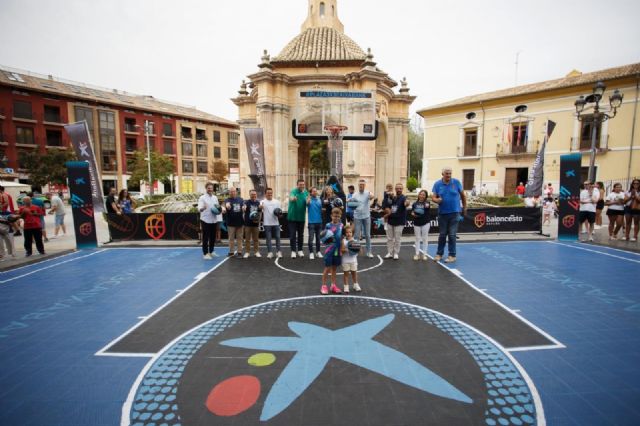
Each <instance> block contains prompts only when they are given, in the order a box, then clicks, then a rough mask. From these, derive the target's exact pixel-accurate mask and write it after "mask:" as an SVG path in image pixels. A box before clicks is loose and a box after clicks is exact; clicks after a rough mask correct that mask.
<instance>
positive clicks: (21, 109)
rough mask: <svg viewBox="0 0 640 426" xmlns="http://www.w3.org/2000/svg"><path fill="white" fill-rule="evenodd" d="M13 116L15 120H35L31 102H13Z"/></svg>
mask: <svg viewBox="0 0 640 426" xmlns="http://www.w3.org/2000/svg"><path fill="white" fill-rule="evenodd" d="M13 116H14V117H15V118H25V119H27V120H33V111H31V102H27V101H13Z"/></svg>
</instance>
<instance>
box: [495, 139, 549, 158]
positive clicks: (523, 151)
mask: <svg viewBox="0 0 640 426" xmlns="http://www.w3.org/2000/svg"><path fill="white" fill-rule="evenodd" d="M539 145H540V141H532V140H527V141H525V142H524V144H520V145H516V144H514V143H508V142H507V143H501V144H498V150H497V152H496V154H497V155H498V156H508V155H535V154H536V153H537V152H538V147H539Z"/></svg>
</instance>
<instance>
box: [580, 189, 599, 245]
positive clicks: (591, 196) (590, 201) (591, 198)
mask: <svg viewBox="0 0 640 426" xmlns="http://www.w3.org/2000/svg"><path fill="white" fill-rule="evenodd" d="M599 199H600V191H599V190H598V188H594V187H593V184H592V183H591V182H589V181H586V182H585V183H584V189H583V190H582V191H580V215H579V216H578V217H579V221H580V224H583V223H584V222H587V239H586V240H584V241H593V227H594V224H595V222H596V204H597V203H598V200H599Z"/></svg>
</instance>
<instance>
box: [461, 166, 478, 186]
mask: <svg viewBox="0 0 640 426" xmlns="http://www.w3.org/2000/svg"><path fill="white" fill-rule="evenodd" d="M475 174H476V171H475V169H464V170H462V189H464V190H465V191H471V190H472V189H473V185H474V180H475Z"/></svg>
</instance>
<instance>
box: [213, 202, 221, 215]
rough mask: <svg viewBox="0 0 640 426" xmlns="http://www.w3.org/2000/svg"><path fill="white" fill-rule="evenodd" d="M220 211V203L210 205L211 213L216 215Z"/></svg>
mask: <svg viewBox="0 0 640 426" xmlns="http://www.w3.org/2000/svg"><path fill="white" fill-rule="evenodd" d="M220 211H221V210H220V205H219V204H214V205H213V206H212V207H211V213H213V214H214V215H216V216H217V215H219V214H220Z"/></svg>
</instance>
